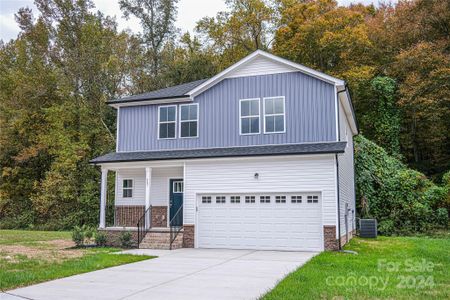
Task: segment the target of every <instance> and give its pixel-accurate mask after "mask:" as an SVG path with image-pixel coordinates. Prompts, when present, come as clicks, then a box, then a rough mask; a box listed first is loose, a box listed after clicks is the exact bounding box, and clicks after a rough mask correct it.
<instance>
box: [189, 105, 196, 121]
mask: <svg viewBox="0 0 450 300" xmlns="http://www.w3.org/2000/svg"><path fill="white" fill-rule="evenodd" d="M197 109H198V106H197V105H190V106H189V120H197Z"/></svg>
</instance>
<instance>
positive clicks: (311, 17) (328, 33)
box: [273, 0, 373, 76]
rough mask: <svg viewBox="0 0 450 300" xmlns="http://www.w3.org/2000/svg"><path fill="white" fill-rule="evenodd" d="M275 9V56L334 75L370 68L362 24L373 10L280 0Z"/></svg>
mask: <svg viewBox="0 0 450 300" xmlns="http://www.w3.org/2000/svg"><path fill="white" fill-rule="evenodd" d="M278 9H279V15H280V24H279V28H278V29H277V31H276V33H275V43H274V48H273V51H274V52H275V54H277V55H281V56H283V57H286V58H288V59H291V60H294V61H296V62H300V63H302V64H305V65H307V66H310V67H312V68H315V69H318V70H321V71H323V72H328V73H331V74H334V75H336V76H340V75H341V74H343V73H344V72H346V71H348V70H349V69H351V68H358V67H361V66H366V65H369V66H370V65H372V61H371V59H370V58H371V57H370V53H371V51H372V43H371V41H370V40H369V38H368V32H367V26H366V24H365V19H366V18H367V17H368V16H370V14H371V13H372V12H373V8H372V7H364V6H362V5H357V6H351V7H339V6H338V5H337V2H336V1H334V0H318V1H299V2H297V1H284V0H282V1H280V5H279V6H278Z"/></svg>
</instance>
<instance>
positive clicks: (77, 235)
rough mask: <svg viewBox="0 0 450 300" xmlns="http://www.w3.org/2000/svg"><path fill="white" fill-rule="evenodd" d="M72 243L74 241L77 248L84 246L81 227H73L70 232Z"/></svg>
mask: <svg viewBox="0 0 450 300" xmlns="http://www.w3.org/2000/svg"><path fill="white" fill-rule="evenodd" d="M72 241H74V243H75V245H77V247H81V246H83V245H84V230H83V228H82V227H79V226H75V227H74V228H73V230H72Z"/></svg>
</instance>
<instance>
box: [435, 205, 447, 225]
mask: <svg viewBox="0 0 450 300" xmlns="http://www.w3.org/2000/svg"><path fill="white" fill-rule="evenodd" d="M436 224H438V225H440V226H442V227H444V228H447V227H448V211H447V209H446V208H438V209H437V210H436Z"/></svg>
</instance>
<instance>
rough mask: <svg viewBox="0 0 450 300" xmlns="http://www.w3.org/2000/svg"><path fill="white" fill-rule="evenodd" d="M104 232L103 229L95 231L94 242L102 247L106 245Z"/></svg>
mask: <svg viewBox="0 0 450 300" xmlns="http://www.w3.org/2000/svg"><path fill="white" fill-rule="evenodd" d="M106 240H107V237H106V233H104V232H103V231H97V232H96V233H95V244H96V245H97V246H99V247H104V246H106Z"/></svg>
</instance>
